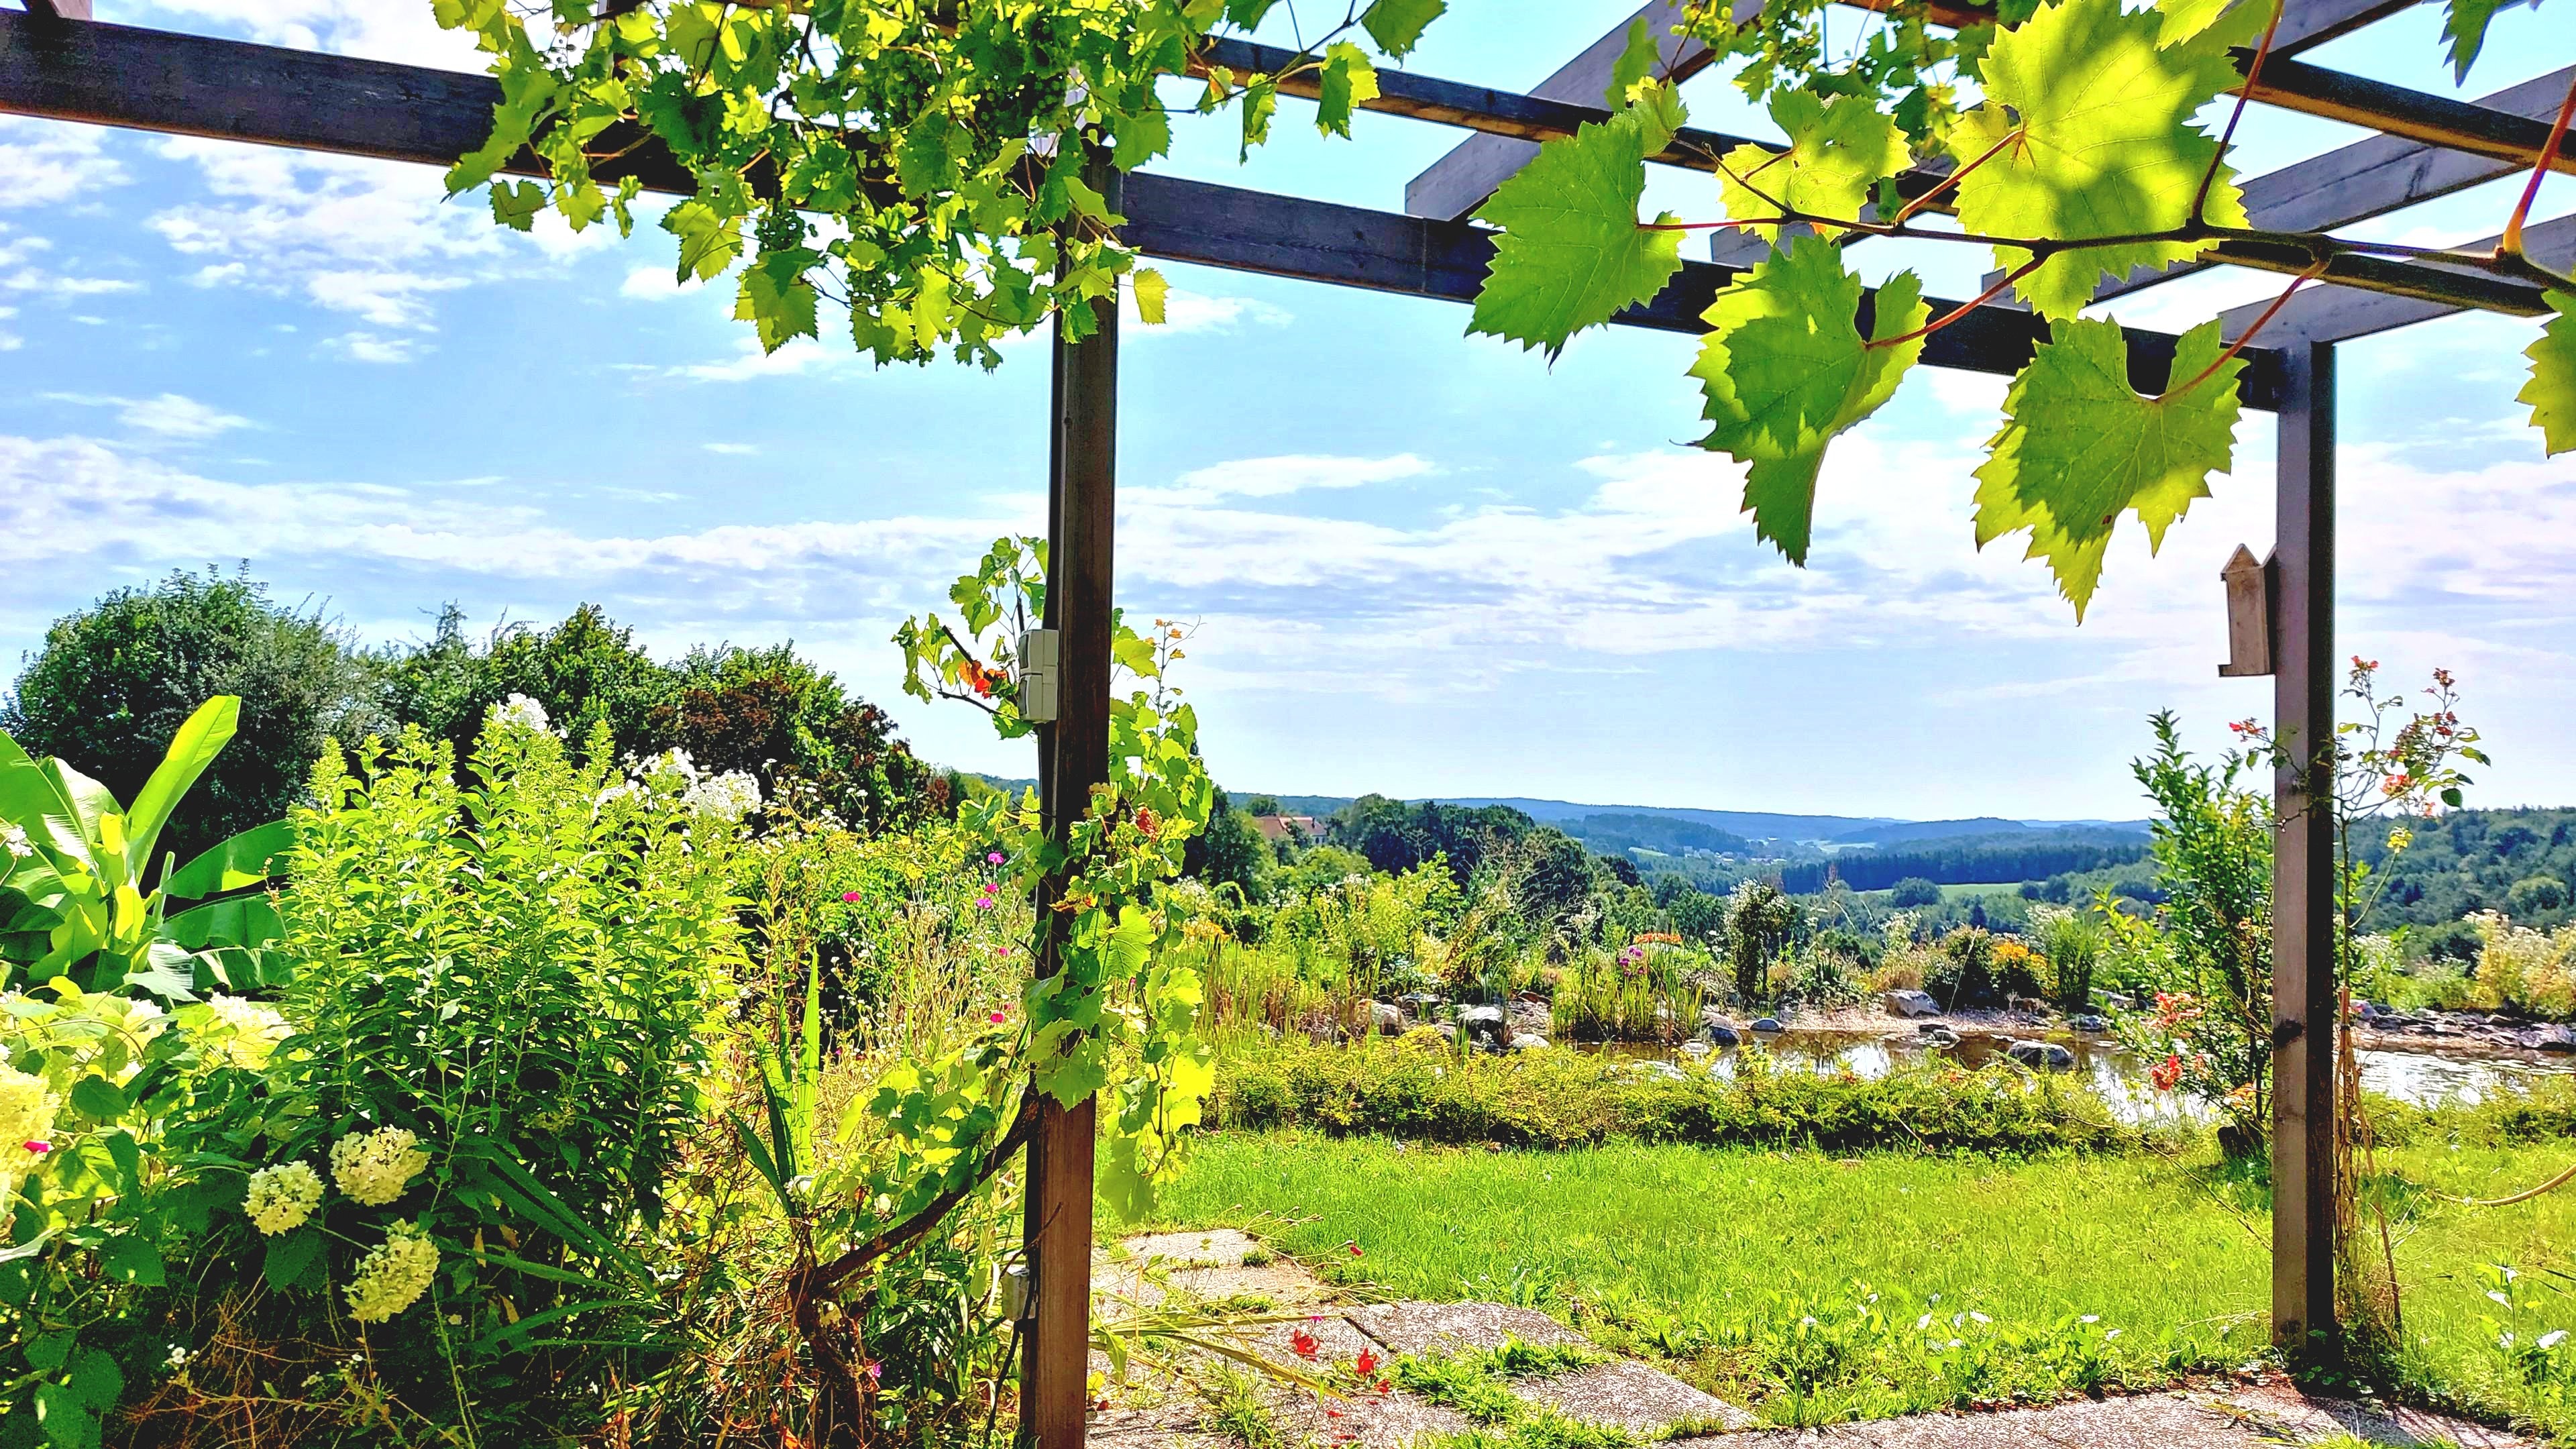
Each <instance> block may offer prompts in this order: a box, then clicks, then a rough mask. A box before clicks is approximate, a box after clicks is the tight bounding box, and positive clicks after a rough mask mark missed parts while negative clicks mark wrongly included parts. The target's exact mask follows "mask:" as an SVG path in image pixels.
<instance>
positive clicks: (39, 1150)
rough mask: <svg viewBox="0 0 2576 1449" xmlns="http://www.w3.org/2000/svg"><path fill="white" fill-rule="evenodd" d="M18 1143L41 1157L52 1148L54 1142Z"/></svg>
mask: <svg viewBox="0 0 2576 1449" xmlns="http://www.w3.org/2000/svg"><path fill="white" fill-rule="evenodd" d="M18 1145H19V1146H21V1147H24V1148H26V1149H27V1150H28V1151H29V1152H32V1153H34V1154H36V1155H37V1156H38V1157H42V1156H44V1155H45V1154H46V1153H48V1152H51V1151H53V1150H54V1144H52V1143H50V1142H21V1143H19V1144H18Z"/></svg>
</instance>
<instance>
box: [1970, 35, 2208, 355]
mask: <svg viewBox="0 0 2576 1449" xmlns="http://www.w3.org/2000/svg"><path fill="white" fill-rule="evenodd" d="M2164 23H2165V22H2164V20H2163V19H2162V17H2160V16H2159V15H2158V14H2157V12H2155V11H2152V10H2139V11H2123V10H2122V9H2121V8H2120V0H2056V3H2054V4H2050V5H2047V6H2045V7H2043V8H2042V9H2041V10H2040V11H2039V13H2038V14H2037V15H2035V16H2033V17H2031V19H2030V21H2029V22H2028V23H2027V24H2025V25H2023V26H2021V27H2020V28H2018V29H2015V30H2008V31H2005V32H2004V33H2003V34H2001V35H1998V36H1997V37H1996V38H1995V43H1994V47H1993V48H1992V49H1991V50H1989V51H1987V52H1986V57H1985V62H1984V65H1983V67H1982V74H1983V75H1984V77H1985V86H1986V103H1985V104H1984V105H1982V106H1980V107H1978V108H1977V109H1976V110H1974V111H1971V112H1969V113H1968V114H1967V115H1965V116H1963V117H1961V118H1960V121H1959V124H1958V125H1957V126H1955V127H1953V128H1952V130H1951V133H1950V138H1949V145H1950V151H1951V154H1952V156H1953V157H1954V158H1956V160H1957V161H1958V163H1959V165H1960V167H1961V169H1962V172H1963V174H1962V175H1961V177H1960V180H1959V184H1958V189H1957V190H1958V203H1959V222H1960V224H1961V225H1962V226H1964V227H1966V228H1967V229H1968V230H1969V231H1972V232H1979V233H1983V234H1986V235H1990V236H2012V237H2054V238H2061V239H2069V240H2082V239H2085V238H2088V237H2111V236H2128V235H2131V234H2134V233H2140V232H2156V231H2164V230H2168V229H2171V228H2173V227H2177V226H2180V225H2182V224H2183V223H2184V222H2186V221H2188V220H2189V219H2190V217H2191V208H2192V198H2193V197H2194V196H2195V195H2197V194H2198V193H2199V191H2200V184H2201V178H2202V177H2203V176H2205V175H2208V174H2209V169H2210V165H2211V163H2212V162H2213V161H2214V160H2216V158H2217V156H2218V142H2217V141H2216V140H2215V139H2213V138H2212V137H2210V136H2208V135H2206V134H2204V133H2203V132H2202V131H2201V130H2200V128H2199V127H2197V126H2195V125H2193V124H2192V119H2191V118H2192V115H2193V113H2194V112H2196V111H2198V110H2199V109H2200V108H2201V107H2202V106H2203V105H2206V104H2207V103H2208V102H2209V101H2210V100H2211V98H2213V97H2215V96H2217V95H2218V94H2219V93H2220V92H2221V91H2223V90H2225V89H2226V88H2227V87H2228V86H2230V85H2233V84H2234V83H2235V81H2236V78H2237V77H2236V70H2235V67H2234V65H2233V64H2232V63H2230V62H2229V60H2228V59H2227V54H2226V52H2225V50H2224V49H2222V48H2219V47H2216V46H2212V45H2205V44H2201V43H2197V42H2195V43H2192V44H2187V45H2178V46H2175V47H2174V48H2172V49H2170V50H2159V49H2158V48H2157V38H2158V35H2159V33H2160V31H2161V30H2162V29H2163V26H2164ZM2007 108H2009V109H2007ZM2016 117H2018V120H2016V119H2015V118H2016ZM1990 153H1991V154H1990ZM1970 167H1973V168H1974V169H1973V170H1970V169H1968V168H1970ZM2203 215H2204V217H2205V219H2206V220H2208V221H2210V222H2213V223H2216V224H2219V225H2223V226H2243V225H2245V224H2246V221H2245V206H2244V202H2243V199H2242V198H2241V197H2240V195H2239V194H2238V191H2237V188H2236V183H2235V181H2234V180H2233V179H2232V175H2231V173H2230V172H2229V171H2228V169H2227V168H2226V167H2225V166H2224V165H2221V166H2219V168H2218V173H2217V175H2216V177H2215V178H2214V179H2213V180H2212V182H2211V185H2210V189H2209V199H2208V202H2207V205H2206V206H2205V207H2204V208H2203ZM2210 245H2211V244H2210V243H2209V242H2206V241H2196V242H2124V243H2119V244H2116V245H2111V246H2100V247H2081V248H2074V249H2070V250H2067V251H2062V252H2059V253H2057V254H2056V255H2054V256H2052V257H2050V258H2049V259H2048V260H2047V261H2046V262H2044V263H2042V264H2041V265H2040V266H2039V267H2037V268H2036V269H2035V270H2033V271H2032V272H2031V274H2030V275H2028V276H2026V277H2024V278H2022V279H2021V281H2020V282H2019V283H2017V284H2016V286H2015V290H2016V291H2018V292H2019V293H2020V294H2021V296H2022V299H2023V300H2024V301H2027V302H2028V303H2030V305H2031V306H2032V308H2033V309H2035V310H2036V311H2038V312H2039V313H2040V314H2041V315H2042V316H2045V317H2048V318H2050V319H2051V320H2055V319H2058V318H2063V317H2072V316H2074V315H2076V314H2077V313H2078V312H2079V311H2081V310H2082V309H2083V307H2084V306H2085V304H2086V303H2088V302H2089V301H2091V300H2092V296H2093V288H2094V286H2095V284H2096V282H2097V281H2098V280H2099V279H2100V278H2101V277H2102V276H2103V274H2105V273H2108V274H2110V275H2112V276H2124V275H2126V274H2127V273H2128V272H2129V271H2130V270H2131V269H2132V268H2136V267H2154V266H2167V265H2171V264H2173V263H2176V262H2185V261H2190V260H2191V259H2193V258H2195V257H2197V256H2199V255H2200V254H2201V253H2202V252H2204V251H2206V250H2208V248H2209V246H2210ZM2030 259H2031V258H2030V254H2029V253H2028V252H2026V251H2024V250H2022V249H2021V248H2019V247H2009V246H1998V247H1996V248H1995V262H1996V265H1998V266H2000V267H2003V268H2005V269H2006V270H2019V269H2020V268H2021V267H2022V266H2023V265H2024V264H2025V263H2027V262H2029V261H2030Z"/></svg>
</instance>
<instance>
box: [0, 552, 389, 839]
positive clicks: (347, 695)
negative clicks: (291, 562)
mask: <svg viewBox="0 0 2576 1449" xmlns="http://www.w3.org/2000/svg"><path fill="white" fill-rule="evenodd" d="M369 674H370V671H369V668H368V667H367V664H366V662H365V661H364V660H362V659H360V658H359V657H358V656H356V655H355V654H353V653H352V652H351V650H350V649H349V647H348V644H347V642H346V640H345V639H344V638H343V637H342V636H341V635H340V634H339V633H338V632H337V631H335V630H334V629H332V628H331V626H330V625H329V623H328V622H327V621H326V620H325V619H324V618H323V617H322V615H321V614H320V612H319V611H318V610H317V611H304V610H298V609H292V608H288V607H286V606H284V605H281V604H278V603H276V602H274V601H272V600H271V599H270V598H269V596H268V588H267V586H266V585H265V584H260V583H255V582H252V581H251V580H249V579H246V578H239V577H234V578H226V577H224V576H223V575H220V574H216V573H213V572H208V573H206V574H202V575H199V574H188V573H173V574H171V575H170V576H169V577H168V578H166V579H163V580H162V581H160V582H159V583H157V584H153V585H151V586H150V587H148V588H130V589H117V590H115V591H113V592H111V593H109V594H107V595H105V596H104V597H102V598H101V599H100V600H99V601H98V602H97V603H95V604H92V605H91V606H90V607H88V608H86V609H83V610H81V611H80V612H79V613H76V614H71V615H68V616H66V617H64V618H62V619H59V620H56V621H55V623H54V626H53V627H52V628H51V629H49V630H47V631H46V633H45V645H44V648H43V649H41V650H39V651H37V653H36V654H35V655H34V656H33V657H32V658H30V659H29V660H28V662H27V666H26V669H25V671H24V672H23V673H21V674H20V675H19V676H18V682H17V685H16V688H15V689H14V691H13V692H12V693H11V695H10V697H9V700H8V702H7V704H6V706H5V707H0V729H5V730H6V731H7V732H8V733H9V734H10V735H11V736H12V737H13V738H15V739H16V740H17V742H18V743H19V744H20V745H21V746H22V747H24V748H25V749H26V751H27V753H29V754H30V755H35V756H44V755H56V756H59V757H61V758H62V759H63V760H65V761H67V762H68V763H69V764H70V765H71V766H72V767H73V768H75V769H77V770H79V771H80V772H81V773H83V774H85V775H88V776H90V777H92V778H94V779H96V780H97V781H99V783H101V784H103V785H105V786H107V788H108V789H109V790H110V791H111V792H113V793H114V794H115V795H116V796H117V797H118V798H119V799H125V800H130V799H133V798H134V796H135V794H136V793H137V792H138V791H140V790H141V788H142V786H143V782H144V780H145V779H146V778H147V777H149V776H150V775H151V773H152V771H153V770H154V769H155V768H157V767H158V766H159V765H160V763H161V759H162V754H163V751H164V749H165V748H166V747H167V746H168V744H169V742H170V738H171V736H172V735H174V734H176V733H177V732H178V729H179V726H180V725H181V724H182V723H183V722H185V721H186V720H187V719H188V717H189V716H190V715H191V714H193V713H194V712H195V711H196V709H197V707H198V706H199V705H201V704H203V703H204V702H205V701H207V700H208V699H211V698H214V697H216V696H218V695H232V696H236V697H238V698H239V699H240V701H241V712H240V720H239V724H238V730H239V735H238V738H237V739H236V741H235V743H234V744H233V746H232V748H231V749H229V750H226V751H225V752H224V755H223V758H222V759H220V760H219V761H217V762H216V764H215V766H214V768H213V769H212V770H210V771H208V772H207V774H206V777H205V778H204V779H203V780H201V781H199V782H198V784H197V788H196V790H195V791H194V793H193V794H192V795H191V796H190V798H189V809H188V812H187V814H186V815H185V816H184V817H182V818H180V819H178V820H176V821H174V822H172V824H171V827H170V829H169V831H168V833H167V834H166V835H165V836H164V837H163V839H162V842H161V844H162V848H163V849H164V850H165V851H169V852H173V853H175V854H177V855H178V856H179V858H180V859H182V860H185V859H188V858H189V857H190V856H193V855H194V854H196V852H198V851H199V850H202V849H204V848H205V847H207V846H209V845H212V844H213V843H214V842H216V841H218V840H221V839H223V838H224V837H225V836H228V835H233V834H237V833H239V832H241V831H244V830H247V829H249V828H251V827H252V826H254V825H265V824H267V823H268V822H270V821H272V820H276V819H278V818H280V817H281V816H283V815H285V813H286V810H287V807H288V806H289V805H291V804H293V803H294V802H295V800H296V799H297V797H298V796H299V794H300V792H301V791H302V790H303V787H304V775H305V772H306V771H307V770H309V769H311V768H312V766H313V761H314V759H315V758H316V757H318V756H319V755H320V754H321V752H322V745H323V741H324V740H326V739H328V738H331V737H333V736H335V735H336V736H337V737H339V738H342V739H355V738H358V737H359V736H360V735H362V734H364V733H366V732H367V731H368V730H370V729H373V728H376V727H378V726H379V724H380V723H381V721H382V715H381V714H380V712H379V711H378V710H377V708H376V706H375V705H374V703H373V702H372V688H371V685H370V682H369Z"/></svg>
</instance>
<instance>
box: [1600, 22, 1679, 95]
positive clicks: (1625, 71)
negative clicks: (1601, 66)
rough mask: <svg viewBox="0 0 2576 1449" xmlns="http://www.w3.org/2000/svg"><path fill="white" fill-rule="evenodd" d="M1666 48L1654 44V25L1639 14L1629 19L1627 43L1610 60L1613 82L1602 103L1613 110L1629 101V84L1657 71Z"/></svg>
mask: <svg viewBox="0 0 2576 1449" xmlns="http://www.w3.org/2000/svg"><path fill="white" fill-rule="evenodd" d="M1663 63H1664V57H1663V52H1662V50H1661V49H1659V48H1658V47H1657V46H1656V44H1655V28H1654V27H1653V26H1651V25H1648V24H1647V23H1646V17H1644V16H1643V15H1640V16H1638V17H1637V18H1636V19H1634V20H1632V21H1630V22H1628V47H1627V49H1625V50H1622V51H1620V52H1619V58H1618V59H1617V60H1615V61H1613V62H1611V64H1610V84H1609V86H1608V87H1607V88H1606V89H1604V90H1603V91H1602V93H1601V103H1602V104H1603V105H1605V106H1607V107H1609V108H1610V109H1611V110H1614V111H1615V110H1617V109H1619V108H1620V107H1622V106H1624V105H1626V104H1628V88H1629V87H1630V86H1633V85H1635V84H1636V83H1637V82H1639V81H1641V80H1645V79H1647V78H1648V77H1650V76H1652V75H1654V73H1655V72H1656V71H1658V70H1660V69H1662V68H1663Z"/></svg>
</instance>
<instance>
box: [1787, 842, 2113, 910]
mask: <svg viewBox="0 0 2576 1449" xmlns="http://www.w3.org/2000/svg"><path fill="white" fill-rule="evenodd" d="M2146 854H2147V842H2146V841H2145V840H2144V839H2142V838H2141V839H2130V840H2119V841H2111V840H2100V839H2082V838H2078V839H2068V838H2066V836H2065V835H2064V834H2063V833H2060V832H2049V833H2047V834H2043V835H2039V836H2036V837H2033V836H2027V835H1983V836H1970V837H1967V838H1965V839H1961V840H1945V841H1942V842H1941V843H1939V844H1938V845H1926V846H1918V847H1916V848H1914V849H1911V850H1900V851H1878V850H1865V851H1845V852H1843V853H1841V854H1839V855H1836V856H1835V857H1834V858H1833V859H1831V860H1823V861H1802V862H1799V863H1796V864H1792V865H1788V866H1784V867H1782V868H1781V871H1780V888H1781V889H1782V890H1785V891H1787V892H1789V893H1790V894H1791V895H1813V894H1815V893H1816V892H1818V891H1821V890H1823V889H1824V888H1825V883H1826V881H1827V880H1828V879H1829V878H1830V879H1837V880H1840V881H1841V882H1842V883H1843V884H1845V885H1847V886H1850V887H1851V888H1852V889H1853V890H1856V891H1876V890H1887V889H1889V888H1891V887H1893V886H1895V885H1896V884H1897V882H1899V881H1903V880H1907V879H1909V878H1910V879H1916V880H1925V881H1930V882H1931V883H1933V884H1934V885H1993V884H2011V883H2013V882H2017V881H2035V880H2045V879H2047V878H2048V877H2050V876H2053V875H2060V874H2072V873H2079V872H2083V871H2090V870H2100V869H2101V868H2102V867H2104V866H2107V865H2121V864H2125V863H2127V862H2129V861H2133V860H2143V859H2145V858H2146Z"/></svg>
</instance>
